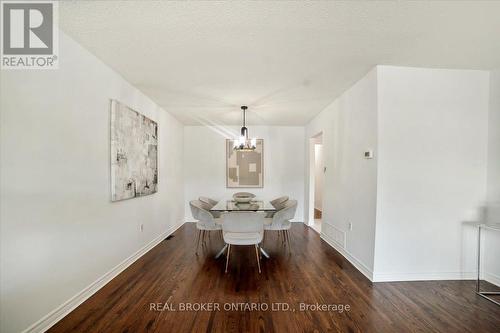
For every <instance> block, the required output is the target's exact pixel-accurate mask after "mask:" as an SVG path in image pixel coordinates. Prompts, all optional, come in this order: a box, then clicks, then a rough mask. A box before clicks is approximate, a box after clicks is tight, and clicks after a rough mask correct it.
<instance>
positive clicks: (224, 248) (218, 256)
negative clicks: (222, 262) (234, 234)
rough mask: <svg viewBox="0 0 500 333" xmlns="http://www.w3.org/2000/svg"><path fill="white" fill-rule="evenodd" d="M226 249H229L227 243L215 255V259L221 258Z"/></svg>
mask: <svg viewBox="0 0 500 333" xmlns="http://www.w3.org/2000/svg"><path fill="white" fill-rule="evenodd" d="M226 249H227V244H224V247H223V248H222V249H221V250H220V251H219V252H217V254H216V255H215V259H219V258H220V256H221V255H223V254H224V252H225V251H226Z"/></svg>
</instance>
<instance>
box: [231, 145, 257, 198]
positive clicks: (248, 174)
mask: <svg viewBox="0 0 500 333" xmlns="http://www.w3.org/2000/svg"><path fill="white" fill-rule="evenodd" d="M233 145H234V140H229V139H228V140H226V186H227V187H228V188H242V187H264V140H263V139H257V148H256V149H255V150H254V151H237V150H234V149H233Z"/></svg>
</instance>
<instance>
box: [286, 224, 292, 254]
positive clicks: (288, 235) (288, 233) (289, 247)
mask: <svg viewBox="0 0 500 333" xmlns="http://www.w3.org/2000/svg"><path fill="white" fill-rule="evenodd" d="M285 232H286V241H287V242H288V253H292V248H291V246H290V230H287V231H285Z"/></svg>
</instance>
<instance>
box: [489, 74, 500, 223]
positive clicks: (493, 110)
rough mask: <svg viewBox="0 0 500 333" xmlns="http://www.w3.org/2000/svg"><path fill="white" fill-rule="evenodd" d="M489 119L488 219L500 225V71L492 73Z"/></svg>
mask: <svg viewBox="0 0 500 333" xmlns="http://www.w3.org/2000/svg"><path fill="white" fill-rule="evenodd" d="M488 119H489V120H488V124H489V129H488V203H489V208H490V209H489V214H488V219H489V221H490V222H491V223H500V69H497V70H495V71H491V72H490V111H489V117H488Z"/></svg>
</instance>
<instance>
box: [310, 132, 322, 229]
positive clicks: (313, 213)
mask: <svg viewBox="0 0 500 333" xmlns="http://www.w3.org/2000/svg"><path fill="white" fill-rule="evenodd" d="M309 152H310V154H309V156H310V157H311V158H310V165H309V166H310V167H309V171H310V176H309V184H310V188H309V225H310V226H311V227H312V228H313V229H314V230H315V231H317V232H318V233H321V222H322V220H323V189H324V182H325V162H324V152H323V133H322V132H320V133H318V134H316V135H314V136H313V137H311V139H310V144H309Z"/></svg>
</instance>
